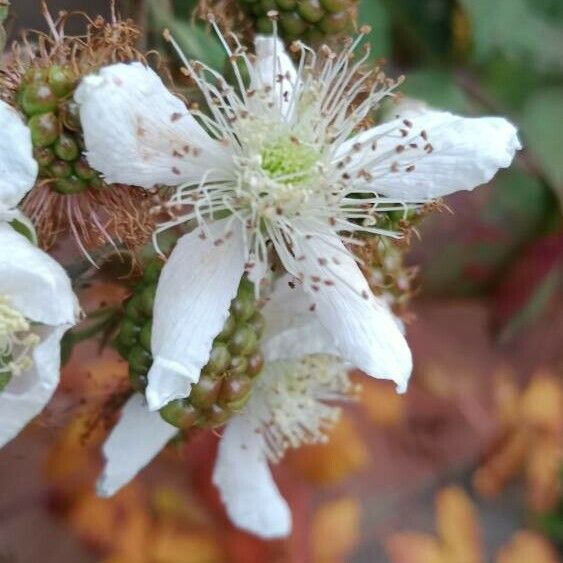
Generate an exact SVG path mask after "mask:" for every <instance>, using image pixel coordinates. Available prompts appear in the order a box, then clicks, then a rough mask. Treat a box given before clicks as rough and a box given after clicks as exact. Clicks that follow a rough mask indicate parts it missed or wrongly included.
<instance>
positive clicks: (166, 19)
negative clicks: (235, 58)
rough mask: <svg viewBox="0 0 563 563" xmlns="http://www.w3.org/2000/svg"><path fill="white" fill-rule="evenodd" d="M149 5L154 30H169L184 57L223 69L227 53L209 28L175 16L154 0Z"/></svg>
mask: <svg viewBox="0 0 563 563" xmlns="http://www.w3.org/2000/svg"><path fill="white" fill-rule="evenodd" d="M149 7H150V10H151V12H150V13H151V16H152V19H153V26H154V27H155V28H156V29H155V31H157V32H158V33H162V32H163V31H164V30H165V29H168V30H170V33H171V34H172V37H174V39H175V40H176V41H177V43H178V44H179V46H180V49H181V50H182V52H183V54H184V55H185V56H186V58H188V59H195V60H198V61H200V62H202V63H204V64H206V65H208V66H210V67H211V68H213V69H215V70H218V71H220V72H221V71H222V70H223V68H224V64H225V60H226V58H227V54H226V52H225V50H224V49H223V47H222V45H221V43H220V42H219V40H218V39H217V37H216V36H215V35H214V34H213V33H212V32H211V31H210V30H208V29H206V28H205V26H203V25H201V24H199V23H195V22H191V21H184V20H183V19H178V18H176V17H175V16H174V15H173V14H172V12H170V11H168V10H166V9H164V8H163V7H162V5H161V3H160V2H157V1H156V0H150V1H149Z"/></svg>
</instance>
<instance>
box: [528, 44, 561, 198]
mask: <svg viewBox="0 0 563 563" xmlns="http://www.w3.org/2000/svg"><path fill="white" fill-rule="evenodd" d="M562 56H563V52H562ZM562 124H563V88H551V89H549V90H545V91H543V92H539V93H538V94H536V95H535V96H534V97H532V98H531V99H530V100H529V102H528V103H527V104H526V106H525V107H524V111H523V116H522V127H523V129H524V133H525V135H526V140H527V142H528V143H529V145H530V147H531V148H532V149H533V151H534V154H535V155H536V156H537V158H538V160H539V162H540V164H541V166H542V167H543V169H544V171H545V173H546V174H547V176H548V177H549V180H550V182H551V183H552V184H553V186H554V188H555V190H556V193H557V195H558V197H559V201H560V202H561V204H562V206H563V152H562V150H563V149H562V148H561V126H562Z"/></svg>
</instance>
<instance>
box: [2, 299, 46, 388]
mask: <svg viewBox="0 0 563 563" xmlns="http://www.w3.org/2000/svg"><path fill="white" fill-rule="evenodd" d="M38 343H39V337H38V336H37V335H36V334H33V333H32V332H31V325H30V323H29V321H28V320H27V319H26V318H25V317H24V316H23V315H22V314H21V313H20V312H19V311H18V310H16V309H14V308H13V307H12V306H11V305H10V300H9V298H8V297H7V296H5V295H0V391H2V390H3V389H4V388H5V387H6V385H8V383H9V382H10V380H11V379H12V377H13V376H17V375H19V374H20V373H21V372H22V371H24V370H26V369H29V368H30V367H31V366H32V365H33V360H32V358H31V351H32V349H33V348H34V347H35V346H37V344H38Z"/></svg>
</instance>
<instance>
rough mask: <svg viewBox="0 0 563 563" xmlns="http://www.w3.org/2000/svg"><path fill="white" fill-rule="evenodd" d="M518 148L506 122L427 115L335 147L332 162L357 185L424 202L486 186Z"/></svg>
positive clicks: (386, 125)
mask: <svg viewBox="0 0 563 563" xmlns="http://www.w3.org/2000/svg"><path fill="white" fill-rule="evenodd" d="M520 148H522V147H521V145H520V142H519V140H518V135H517V131H516V128H515V127H514V126H513V125H512V124H511V123H509V122H508V121H507V120H506V119H502V118H499V117H478V118H464V117H459V116H457V115H453V114H451V113H448V112H438V111H426V112H423V113H421V114H419V115H413V114H411V115H409V116H408V119H402V118H399V119H396V120H394V121H390V122H388V123H384V124H383V125H379V126H377V127H374V128H373V129H370V130H368V131H365V132H363V133H360V134H359V135H358V136H356V137H354V138H352V139H350V140H349V141H347V142H346V143H344V144H343V145H342V146H341V147H340V149H339V151H338V152H337V154H336V159H337V160H342V161H343V162H344V163H345V164H346V166H345V170H344V171H345V172H346V173H347V174H349V175H350V176H352V177H357V179H358V184H359V185H363V186H367V185H369V186H370V187H371V188H373V189H374V190H375V191H376V192H377V193H379V194H381V195H384V196H388V197H391V198H398V199H402V200H405V201H424V200H427V199H432V198H437V197H442V196H445V195H448V194H450V193H453V192H456V191H459V190H472V189H473V188H475V187H477V186H480V185H481V184H484V183H486V182H488V181H489V180H490V179H491V178H492V177H493V176H494V175H495V174H496V173H497V171H498V170H499V169H500V168H506V167H508V166H510V163H511V162H512V160H513V158H514V155H515V154H516V151H517V150H519V149H520ZM366 172H367V173H368V174H369V175H370V177H367V176H366Z"/></svg>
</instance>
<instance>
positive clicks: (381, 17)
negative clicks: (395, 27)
mask: <svg viewBox="0 0 563 563" xmlns="http://www.w3.org/2000/svg"><path fill="white" fill-rule="evenodd" d="M358 24H359V25H369V26H370V27H371V29H372V32H371V34H370V35H368V38H367V39H368V40H369V42H370V43H371V46H372V51H371V54H372V58H374V59H378V58H380V57H389V56H390V55H391V21H390V19H389V14H388V12H387V10H386V9H385V7H384V5H383V3H382V2H381V0H360V5H359V10H358Z"/></svg>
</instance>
